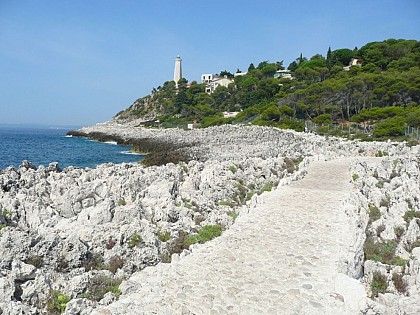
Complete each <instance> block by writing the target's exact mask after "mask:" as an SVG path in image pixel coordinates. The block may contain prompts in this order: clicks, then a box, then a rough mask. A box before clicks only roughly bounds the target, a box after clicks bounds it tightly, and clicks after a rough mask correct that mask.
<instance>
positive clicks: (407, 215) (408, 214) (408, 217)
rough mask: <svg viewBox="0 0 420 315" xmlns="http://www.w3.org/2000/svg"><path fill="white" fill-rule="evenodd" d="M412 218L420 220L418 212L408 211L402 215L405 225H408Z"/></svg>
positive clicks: (419, 212)
mask: <svg viewBox="0 0 420 315" xmlns="http://www.w3.org/2000/svg"><path fill="white" fill-rule="evenodd" d="M414 218H419V219H420V211H415V210H408V211H407V212H406V213H405V214H404V220H405V222H407V223H410V221H411V220H412V219H414Z"/></svg>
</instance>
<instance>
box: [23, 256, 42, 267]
mask: <svg viewBox="0 0 420 315" xmlns="http://www.w3.org/2000/svg"><path fill="white" fill-rule="evenodd" d="M25 263H26V264H30V265H32V266H34V267H36V268H41V267H42V266H43V265H44V259H43V258H42V256H37V255H34V256H29V257H28V258H27V259H26V260H25Z"/></svg>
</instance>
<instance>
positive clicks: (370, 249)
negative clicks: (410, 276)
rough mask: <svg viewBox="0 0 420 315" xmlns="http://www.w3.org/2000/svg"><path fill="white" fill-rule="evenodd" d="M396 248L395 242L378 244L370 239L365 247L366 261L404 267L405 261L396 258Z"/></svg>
mask: <svg viewBox="0 0 420 315" xmlns="http://www.w3.org/2000/svg"><path fill="white" fill-rule="evenodd" d="M396 248H397V243H396V242H395V241H394V240H389V241H386V242H383V243H376V242H374V240H373V238H372V237H368V238H367V239H366V241H365V245H364V253H365V259H366V260H374V261H379V262H381V263H383V264H388V265H398V266H403V265H404V264H405V260H404V259H402V258H401V257H398V256H395V250H396Z"/></svg>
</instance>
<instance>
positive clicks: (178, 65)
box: [174, 55, 182, 88]
mask: <svg viewBox="0 0 420 315" xmlns="http://www.w3.org/2000/svg"><path fill="white" fill-rule="evenodd" d="M181 62H182V59H181V57H180V56H179V55H178V56H177V57H176V58H175V69H174V81H175V85H176V87H177V88H178V81H179V80H180V79H181V78H182V66H181Z"/></svg>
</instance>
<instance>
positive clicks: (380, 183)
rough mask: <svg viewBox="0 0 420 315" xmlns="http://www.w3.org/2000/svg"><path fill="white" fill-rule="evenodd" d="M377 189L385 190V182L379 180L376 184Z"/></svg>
mask: <svg viewBox="0 0 420 315" xmlns="http://www.w3.org/2000/svg"><path fill="white" fill-rule="evenodd" d="M376 187H378V188H380V189H382V188H384V181H383V180H379V181H378V182H377V183H376Z"/></svg>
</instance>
